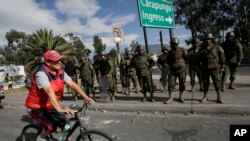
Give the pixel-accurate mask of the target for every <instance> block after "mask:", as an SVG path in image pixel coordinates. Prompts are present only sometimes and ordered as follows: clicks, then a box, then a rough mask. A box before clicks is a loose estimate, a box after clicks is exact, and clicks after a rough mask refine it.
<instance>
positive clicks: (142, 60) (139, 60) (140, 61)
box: [135, 54, 149, 69]
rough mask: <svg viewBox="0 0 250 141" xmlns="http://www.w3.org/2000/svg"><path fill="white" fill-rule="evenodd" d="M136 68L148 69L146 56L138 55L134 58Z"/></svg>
mask: <svg viewBox="0 0 250 141" xmlns="http://www.w3.org/2000/svg"><path fill="white" fill-rule="evenodd" d="M135 64H136V68H137V69H148V67H149V63H148V59H147V54H142V55H138V56H137V57H136V63H135Z"/></svg>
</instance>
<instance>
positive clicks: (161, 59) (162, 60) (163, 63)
mask: <svg viewBox="0 0 250 141" xmlns="http://www.w3.org/2000/svg"><path fill="white" fill-rule="evenodd" d="M167 57H168V53H164V54H162V55H160V56H159V58H158V60H157V64H159V65H161V66H162V67H165V66H168V64H167Z"/></svg>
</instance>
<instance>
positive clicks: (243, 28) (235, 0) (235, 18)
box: [173, 0, 250, 41]
mask: <svg viewBox="0 0 250 141" xmlns="http://www.w3.org/2000/svg"><path fill="white" fill-rule="evenodd" d="M173 4H174V7H175V8H174V9H175V21H176V23H177V24H180V25H185V26H186V28H187V29H190V30H191V33H192V38H194V37H203V36H204V35H205V34H206V33H208V32H210V33H212V34H213V35H215V37H219V36H220V31H223V30H226V29H229V28H235V27H236V29H237V30H235V31H236V33H238V36H237V37H241V38H243V40H247V41H249V30H248V29H249V28H250V25H249V24H247V23H249V18H250V17H249V11H250V4H249V1H247V0H181V1H179V0H175V1H174V2H173Z"/></svg>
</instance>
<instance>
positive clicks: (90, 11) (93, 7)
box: [55, 0, 100, 18]
mask: <svg viewBox="0 0 250 141" xmlns="http://www.w3.org/2000/svg"><path fill="white" fill-rule="evenodd" d="M55 6H56V8H57V9H58V11H59V12H60V13H62V14H65V15H67V16H68V17H72V16H73V17H80V18H87V17H92V16H93V15H95V14H96V13H97V12H98V11H99V10H100V6H99V5H98V3H97V1H96V0H56V3H55Z"/></svg>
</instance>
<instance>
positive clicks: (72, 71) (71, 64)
mask: <svg viewBox="0 0 250 141" xmlns="http://www.w3.org/2000/svg"><path fill="white" fill-rule="evenodd" d="M64 61H65V62H64V65H65V66H64V70H65V72H66V73H67V74H68V75H69V76H70V77H71V79H72V80H73V81H74V82H75V83H76V84H77V66H76V62H75V60H74V59H73V58H72V57H69V58H68V59H67V60H64ZM67 88H68V86H67ZM68 91H69V89H68ZM71 94H72V96H73V98H74V100H75V101H76V100H77V99H78V98H77V93H76V92H75V91H74V90H71Z"/></svg>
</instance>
